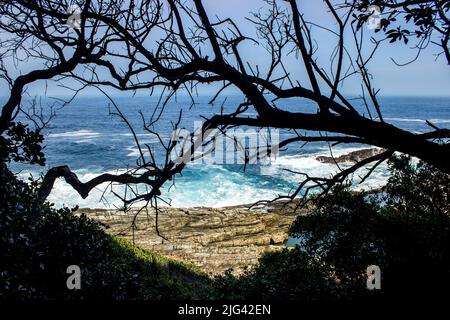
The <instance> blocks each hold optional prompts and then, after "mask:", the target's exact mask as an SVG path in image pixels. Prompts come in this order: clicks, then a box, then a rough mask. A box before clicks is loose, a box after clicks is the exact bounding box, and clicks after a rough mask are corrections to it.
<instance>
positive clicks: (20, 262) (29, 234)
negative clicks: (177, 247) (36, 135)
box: [0, 167, 212, 299]
mask: <svg viewBox="0 0 450 320" xmlns="http://www.w3.org/2000/svg"><path fill="white" fill-rule="evenodd" d="M0 182H1V184H0V197H1V198H0V252H1V253H2V258H1V259H0V297H3V298H8V299H163V298H164V299H179V298H189V299H195V298H205V297H208V296H209V295H211V294H212V293H211V289H210V285H209V278H208V277H207V276H206V275H204V274H202V273H201V272H200V271H199V270H198V269H196V268H195V267H193V266H191V265H188V264H185V263H181V262H176V261H173V260H169V259H167V258H164V257H162V256H160V255H158V254H154V253H151V252H148V251H145V250H142V249H139V248H137V247H135V246H133V245H132V244H130V243H129V242H128V241H126V240H123V239H120V238H115V237H111V236H109V235H107V234H106V233H105V232H104V231H103V230H102V228H101V226H100V225H99V224H98V223H96V222H94V221H92V220H90V219H88V218H87V217H86V216H83V215H82V216H79V217H78V216H75V215H74V214H73V212H72V211H71V210H69V209H67V208H66V209H61V210H55V209H54V208H52V207H51V206H50V205H49V204H42V203H40V202H39V201H38V200H37V197H36V184H35V183H31V184H27V183H24V182H21V181H18V180H17V179H16V178H15V177H14V176H13V175H12V174H11V173H10V172H9V171H8V170H7V169H6V168H5V167H3V169H2V172H1V181H0ZM69 265H78V266H80V268H81V273H82V275H81V280H82V281H81V290H68V289H67V287H66V280H67V277H68V276H69V275H68V274H67V273H66V269H67V267H68V266H69Z"/></svg>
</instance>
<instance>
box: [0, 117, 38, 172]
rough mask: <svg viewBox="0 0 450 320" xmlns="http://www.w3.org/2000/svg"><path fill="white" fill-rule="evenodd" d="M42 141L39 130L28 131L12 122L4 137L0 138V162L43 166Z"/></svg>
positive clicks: (26, 127)
mask: <svg viewBox="0 0 450 320" xmlns="http://www.w3.org/2000/svg"><path fill="white" fill-rule="evenodd" d="M43 141H44V137H43V136H42V134H41V133H40V131H39V130H30V128H28V126H27V125H24V124H23V123H20V122H19V123H14V122H12V123H11V124H10V125H9V127H8V130H7V131H6V133H5V136H0V161H3V162H10V161H15V162H27V163H30V164H38V165H41V166H43V165H45V156H44V153H43V152H42V142H43Z"/></svg>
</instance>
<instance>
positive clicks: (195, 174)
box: [14, 97, 450, 207]
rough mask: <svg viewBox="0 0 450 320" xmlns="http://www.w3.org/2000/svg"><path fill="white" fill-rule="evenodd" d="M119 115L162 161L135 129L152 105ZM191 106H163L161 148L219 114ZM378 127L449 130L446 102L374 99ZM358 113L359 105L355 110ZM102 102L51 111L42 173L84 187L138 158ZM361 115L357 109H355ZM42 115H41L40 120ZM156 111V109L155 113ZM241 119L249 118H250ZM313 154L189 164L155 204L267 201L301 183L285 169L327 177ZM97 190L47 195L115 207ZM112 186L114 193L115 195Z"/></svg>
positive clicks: (295, 151)
mask: <svg viewBox="0 0 450 320" xmlns="http://www.w3.org/2000/svg"><path fill="white" fill-rule="evenodd" d="M115 101H116V102H117V105H118V106H119V107H120V109H121V111H122V112H123V113H124V114H125V115H126V116H127V118H128V120H129V121H130V122H131V124H132V126H133V127H134V129H135V130H136V132H137V134H138V137H139V140H140V144H141V145H142V146H143V147H144V148H145V145H147V146H150V147H151V148H153V149H154V150H155V155H156V157H157V158H158V159H159V160H161V161H162V159H163V157H164V155H165V153H164V152H163V150H162V148H160V145H159V142H158V139H157V138H156V137H154V136H152V135H150V134H148V133H147V132H145V131H144V130H143V126H142V119H141V117H140V116H139V112H140V111H141V112H142V113H143V115H144V118H145V119H149V118H150V116H151V114H152V113H153V112H154V111H155V106H156V104H157V100H156V99H155V98H148V97H146V98H144V97H135V98H117V99H115ZM197 101H198V103H197V104H196V105H195V106H191V103H190V100H189V99H188V98H183V97H181V98H178V99H177V100H176V101H175V100H174V101H171V102H170V103H169V104H168V105H167V106H166V108H165V110H164V113H163V114H162V116H161V119H160V120H159V121H158V124H157V126H156V128H155V129H156V130H157V131H158V132H160V133H161V135H162V138H163V139H165V140H166V141H167V140H168V139H170V137H171V135H172V122H173V121H175V119H177V117H178V115H179V112H180V110H183V119H182V122H181V125H182V126H183V127H184V128H186V129H187V130H193V129H194V121H196V120H200V119H201V116H210V115H212V114H215V113H219V112H220V110H221V108H222V103H218V104H216V105H213V106H211V105H209V104H207V102H208V99H207V98H202V97H200V98H198V99H197ZM240 102H242V101H241V99H239V98H238V97H228V98H227V100H226V103H225V104H224V105H223V108H224V110H225V111H226V110H231V108H235V107H236V106H237V105H238V104H239V103H240ZM381 102H382V107H383V109H382V111H383V115H384V118H385V121H387V122H390V123H393V124H394V125H397V126H399V127H401V128H404V129H407V130H411V131H415V132H422V131H425V130H429V129H430V128H429V127H428V126H427V125H426V123H425V120H427V119H428V120H431V121H432V122H433V123H434V124H436V125H438V126H439V127H443V128H448V127H450V98H438V97H436V98H429V97H426V98H425V97H424V98H417V97H414V98H404V97H386V98H383V99H382V100H381ZM279 107H282V108H285V109H288V110H301V111H305V110H306V112H308V111H310V112H314V111H315V108H316V107H315V106H314V105H312V104H311V103H309V102H308V101H304V100H288V101H285V102H283V103H282V104H280V105H279ZM361 108H362V106H361ZM110 110H111V109H110V106H109V105H108V101H107V100H105V99H104V98H99V97H95V98H93V97H84V98H77V99H76V100H74V101H73V102H72V103H71V104H69V105H67V106H65V107H64V108H62V109H59V110H57V111H56V117H55V118H53V119H52V121H51V122H50V125H49V126H48V128H46V129H45V135H46V148H45V153H46V157H47V160H48V162H47V167H52V166H56V165H69V166H70V167H71V169H72V170H74V171H75V172H76V173H77V174H78V175H79V177H80V179H81V180H87V179H90V178H92V177H94V176H95V175H97V174H99V173H103V172H120V171H122V170H125V169H127V168H130V167H132V166H133V165H135V163H136V159H137V157H138V156H139V152H138V148H137V146H136V144H135V143H134V140H133V137H132V135H131V134H130V131H129V129H128V127H127V126H126V125H125V124H124V123H123V121H121V119H120V118H118V117H117V116H113V115H111V114H110ZM361 110H362V109H361ZM48 112H49V111H48V110H47V109H44V114H45V113H48ZM157 112H158V110H157ZM247 115H249V116H250V115H252V112H251V111H248V112H247ZM279 134H280V139H282V138H286V137H289V136H292V134H293V133H292V132H288V131H281V132H280V133H279ZM360 147H361V146H358V145H352V146H350V147H349V146H338V147H335V148H334V155H339V154H342V153H346V152H349V151H352V150H355V149H358V148H360ZM318 155H329V147H328V145H326V144H319V143H313V144H308V145H306V146H304V147H303V148H301V149H300V148H299V146H298V147H290V148H289V149H287V150H283V151H282V152H280V154H279V155H278V157H276V158H274V159H272V161H271V163H269V164H250V165H248V166H247V167H246V168H245V171H244V167H243V165H240V164H226V165H217V164H205V163H200V164H193V165H189V166H188V167H187V168H186V170H184V172H183V175H182V176H180V177H177V178H176V180H175V182H176V183H175V186H173V187H172V188H170V190H169V188H168V187H169V186H167V189H166V190H165V191H164V192H163V198H164V199H166V200H167V201H169V202H170V203H171V204H172V205H173V206H176V207H190V206H212V207H220V206H226V205H237V204H245V203H253V202H255V201H257V200H263V199H271V198H273V197H276V196H277V195H279V194H286V193H289V192H290V191H291V190H292V189H293V188H295V187H296V185H297V184H298V181H299V180H300V179H301V176H297V175H295V174H292V173H289V172H287V171H286V170H285V169H290V170H295V171H303V172H307V173H308V174H310V175H330V174H332V173H333V172H336V170H337V168H336V167H335V166H333V165H324V164H321V163H319V162H318V161H316V159H315V158H316V157H317V156H318ZM14 169H15V170H16V171H19V170H22V171H21V173H20V175H21V176H22V177H26V176H28V175H29V174H30V173H33V174H34V175H38V174H39V172H40V171H41V170H42V169H44V170H45V169H46V168H38V167H32V168H30V167H25V168H23V167H20V168H19V167H15V168H14ZM385 178H386V172H385V168H383V167H380V169H378V170H377V171H376V172H375V173H374V175H373V176H372V178H371V179H369V180H368V181H367V183H366V184H365V185H364V186H365V187H367V186H370V185H379V184H382V183H383V181H384V179H385ZM103 189H104V186H102V187H100V188H99V189H98V190H94V191H93V192H92V194H91V195H90V196H89V197H88V198H87V199H81V198H80V197H79V196H78V195H77V194H76V192H74V191H73V190H72V188H71V187H70V186H68V185H66V184H65V183H64V182H63V181H58V182H57V183H56V185H55V188H54V190H53V192H52V194H51V196H50V200H51V201H53V202H54V203H55V204H56V205H57V206H61V205H63V204H64V205H68V206H74V205H76V204H78V205H80V206H82V207H113V206H114V205H120V201H119V200H117V199H115V198H114V197H113V196H112V195H108V196H106V201H100V198H101V194H102V191H103ZM117 190H119V191H120V187H116V191H117Z"/></svg>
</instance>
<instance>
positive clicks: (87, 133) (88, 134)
mask: <svg viewBox="0 0 450 320" xmlns="http://www.w3.org/2000/svg"><path fill="white" fill-rule="evenodd" d="M97 136H100V133H99V132H95V131H92V130H77V131H68V132H62V133H51V134H49V137H50V138H86V139H88V138H95V137H97Z"/></svg>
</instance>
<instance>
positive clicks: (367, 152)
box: [316, 148, 384, 163]
mask: <svg viewBox="0 0 450 320" xmlns="http://www.w3.org/2000/svg"><path fill="white" fill-rule="evenodd" d="M383 151H384V150H383V149H378V148H369V149H361V150H356V151H352V152H350V153H347V154H343V155H341V156H339V157H334V159H333V157H327V156H320V157H317V158H316V160H317V161H320V162H323V163H343V162H354V163H356V162H359V161H361V160H364V159H367V158H370V157H373V156H375V155H377V154H380V153H382V152H383Z"/></svg>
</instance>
